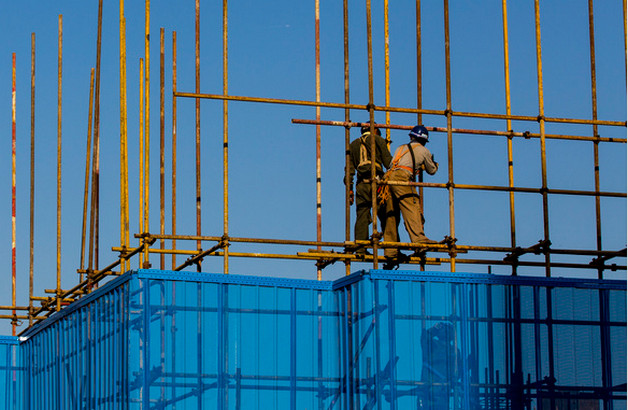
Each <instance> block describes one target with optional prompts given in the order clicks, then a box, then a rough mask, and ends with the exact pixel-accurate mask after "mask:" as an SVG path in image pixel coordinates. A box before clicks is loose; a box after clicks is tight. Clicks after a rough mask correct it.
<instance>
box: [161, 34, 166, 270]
mask: <svg viewBox="0 0 628 410" xmlns="http://www.w3.org/2000/svg"><path fill="white" fill-rule="evenodd" d="M164 31H165V30H164V28H163V27H162V28H160V29H159V233H161V234H162V235H163V234H164V233H166V151H165V150H166V146H165V145H166V113H165V103H166V102H165V98H164V97H165V95H164V94H165V82H166V78H165V72H164V59H165V45H164ZM159 247H160V248H161V249H165V248H166V242H165V241H164V240H163V239H162V240H160V241H159ZM165 267H166V256H165V255H161V257H160V258H159V269H161V270H163V269H165Z"/></svg>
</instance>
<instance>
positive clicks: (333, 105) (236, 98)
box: [175, 91, 627, 127]
mask: <svg viewBox="0 0 628 410" xmlns="http://www.w3.org/2000/svg"><path fill="white" fill-rule="evenodd" d="M175 96H176V97H182V98H201V99H209V100H229V101H242V102H256V103H268V104H285V105H302V106H305V107H316V106H320V107H322V108H343V109H345V108H349V109H354V110H364V109H365V106H364V105H358V104H344V103H332V102H324V101H321V102H316V101H306V100H290V99H280V98H264V97H248V96H238V95H221V94H207V93H190V92H181V91H178V92H176V93H175ZM372 108H373V110H374V111H390V112H398V113H407V114H419V113H421V114H429V115H448V114H451V116H452V117H468V118H482V119H496V120H507V119H511V120H514V121H532V122H538V121H539V117H538V116H536V117H533V116H527V115H506V114H491V113H473V112H462V111H451V112H450V113H449V112H446V111H445V110H427V109H417V108H401V107H384V106H376V105H373V107H372ZM544 120H545V122H556V123H563V124H581V125H592V124H597V125H608V126H615V127H626V124H627V123H626V121H608V120H597V121H593V120H586V119H578V118H553V117H545V119H544Z"/></svg>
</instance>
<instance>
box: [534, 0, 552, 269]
mask: <svg viewBox="0 0 628 410" xmlns="http://www.w3.org/2000/svg"><path fill="white" fill-rule="evenodd" d="M534 27H535V32H536V35H535V39H536V75H537V85H538V87H537V88H538V97H539V130H540V134H541V179H542V189H543V192H542V195H543V235H544V238H545V240H546V241H549V240H550V232H549V201H548V197H547V159H546V154H545V106H544V100H543V62H542V57H541V16H540V7H539V1H538V0H535V1H534ZM549 262H550V260H549V255H548V254H546V255H545V263H546V269H545V276H547V277H550V276H551V270H550V264H549Z"/></svg>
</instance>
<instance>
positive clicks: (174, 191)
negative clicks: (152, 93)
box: [171, 31, 177, 269]
mask: <svg viewBox="0 0 628 410" xmlns="http://www.w3.org/2000/svg"><path fill="white" fill-rule="evenodd" d="M172 92H173V96H172V212H171V218H172V234H173V235H176V233H177V98H176V97H175V96H174V93H176V92H177V32H176V31H173V32H172ZM172 248H173V249H176V248H177V241H176V239H173V240H172ZM176 266H177V260H176V255H175V254H173V255H172V268H173V269H174V268H175V267H176Z"/></svg>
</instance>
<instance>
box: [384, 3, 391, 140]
mask: <svg viewBox="0 0 628 410" xmlns="http://www.w3.org/2000/svg"><path fill="white" fill-rule="evenodd" d="M388 25H389V23H388V0H384V83H385V88H386V92H385V97H384V99H385V101H386V107H390V37H389V35H388ZM389 124H390V111H386V125H389ZM390 143H391V140H390V128H386V145H387V146H388V150H390Z"/></svg>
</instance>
